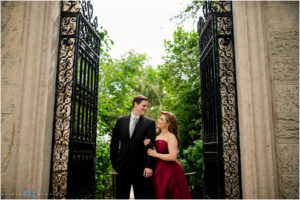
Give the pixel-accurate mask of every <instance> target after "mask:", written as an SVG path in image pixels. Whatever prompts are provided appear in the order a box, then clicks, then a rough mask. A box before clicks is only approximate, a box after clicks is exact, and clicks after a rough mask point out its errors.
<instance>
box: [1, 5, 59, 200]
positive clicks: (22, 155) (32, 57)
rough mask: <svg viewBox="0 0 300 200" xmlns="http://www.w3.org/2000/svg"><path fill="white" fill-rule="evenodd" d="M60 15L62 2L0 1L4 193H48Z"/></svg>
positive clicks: (7, 195)
mask: <svg viewBox="0 0 300 200" xmlns="http://www.w3.org/2000/svg"><path fill="white" fill-rule="evenodd" d="M59 20H60V2H59V1H56V2H55V1H51V2H50V1H49V2H46V1H44V2H37V1H19V2H17V1H6V2H4V1H1V37H2V38H1V39H2V40H1V108H2V110H1V116H2V118H1V180H2V181H1V197H2V198H24V197H25V198H34V197H36V198H47V197H48V187H49V173H50V157H51V144H52V123H53V109H54V96H55V93H54V92H55V77H56V65H57V49H58V36H59ZM29 190H30V191H31V194H30V196H29ZM24 192H25V193H24ZM24 195H25V196H24ZM26 195H27V196H26Z"/></svg>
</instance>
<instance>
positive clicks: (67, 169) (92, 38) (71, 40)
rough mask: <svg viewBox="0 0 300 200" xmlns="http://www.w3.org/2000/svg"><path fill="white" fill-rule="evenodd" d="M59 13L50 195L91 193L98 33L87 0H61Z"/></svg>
mask: <svg viewBox="0 0 300 200" xmlns="http://www.w3.org/2000/svg"><path fill="white" fill-rule="evenodd" d="M80 8H81V9H82V8H84V9H83V12H84V13H85V14H86V16H85V17H84V16H83V13H81V12H80ZM61 15H62V17H61V27H60V38H59V40H60V41H59V55H58V64H57V79H56V100H55V113H54V122H53V144H52V162H51V163H52V165H51V178H50V186H49V198H57V199H62V198H92V197H93V195H94V193H95V162H94V159H95V149H96V128H97V102H98V70H99V69H98V67H99V54H100V37H99V35H98V33H97V31H96V30H95V29H93V26H92V25H91V24H90V22H89V21H90V20H91V18H92V15H93V8H92V5H91V4H90V1H87V2H86V1H84V2H82V4H81V7H80V2H79V1H63V2H62V12H61ZM86 18H87V19H88V20H89V21H88V20H87V19H86ZM95 19H96V18H95ZM95 19H94V21H93V22H94V25H96V26H95V28H96V27H97V19H96V21H95ZM85 167H87V168H88V169H85ZM82 175H84V177H82Z"/></svg>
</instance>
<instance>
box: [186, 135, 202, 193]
mask: <svg viewBox="0 0 300 200" xmlns="http://www.w3.org/2000/svg"><path fill="white" fill-rule="evenodd" d="M193 143H194V144H193V145H191V146H189V147H188V148H187V149H185V150H183V156H184V158H185V159H184V161H182V162H181V163H182V165H183V167H184V169H185V170H186V171H188V172H196V174H195V175H193V176H191V177H190V178H189V179H190V180H189V182H190V183H191V185H190V187H191V189H192V190H191V192H192V193H193V194H194V197H195V196H196V197H199V196H202V187H203V167H202V166H203V146H202V140H195V141H194V142H193Z"/></svg>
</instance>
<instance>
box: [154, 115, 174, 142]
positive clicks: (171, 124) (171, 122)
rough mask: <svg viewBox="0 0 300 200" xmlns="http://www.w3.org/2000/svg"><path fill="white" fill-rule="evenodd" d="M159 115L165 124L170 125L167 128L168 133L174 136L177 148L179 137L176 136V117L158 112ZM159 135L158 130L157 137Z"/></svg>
mask: <svg viewBox="0 0 300 200" xmlns="http://www.w3.org/2000/svg"><path fill="white" fill-rule="evenodd" d="M161 115H164V116H165V117H166V121H167V123H170V125H169V126H168V131H169V132H171V133H172V134H173V135H175V137H176V139H177V142H178V146H179V135H178V129H179V128H178V122H177V118H176V116H175V115H174V114H173V113H171V112H168V111H162V112H160V116H161ZM160 133H161V129H158V130H157V135H159V134H160Z"/></svg>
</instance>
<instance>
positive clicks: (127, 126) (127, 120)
mask: <svg viewBox="0 0 300 200" xmlns="http://www.w3.org/2000/svg"><path fill="white" fill-rule="evenodd" d="M129 123H130V115H128V116H127V118H126V121H125V130H126V131H125V134H126V135H127V137H128V139H130V135H129Z"/></svg>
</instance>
